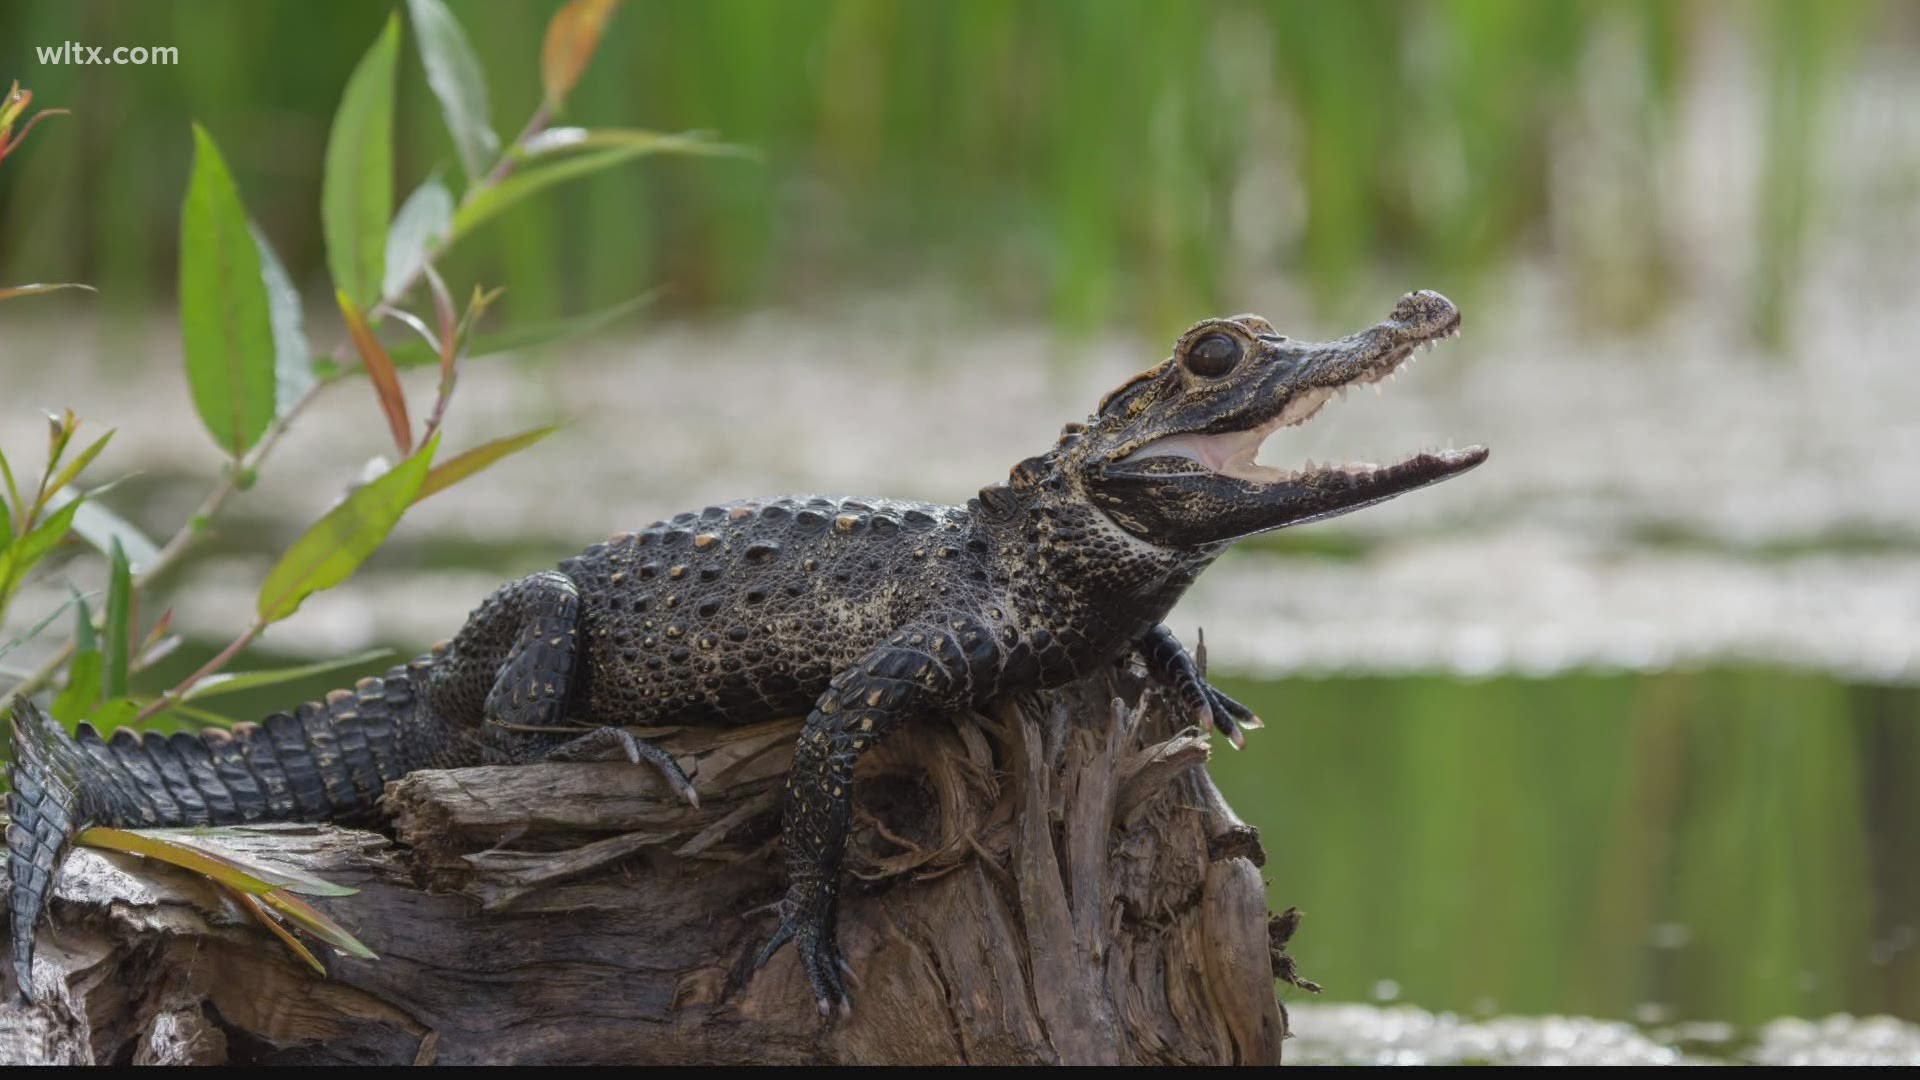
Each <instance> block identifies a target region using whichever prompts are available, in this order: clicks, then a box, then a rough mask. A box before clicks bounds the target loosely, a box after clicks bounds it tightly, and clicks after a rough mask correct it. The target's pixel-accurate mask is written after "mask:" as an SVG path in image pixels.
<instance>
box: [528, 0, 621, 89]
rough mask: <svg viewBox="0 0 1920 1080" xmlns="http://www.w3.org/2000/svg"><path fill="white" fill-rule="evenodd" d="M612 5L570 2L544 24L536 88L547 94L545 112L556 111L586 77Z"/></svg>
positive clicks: (600, 0)
mask: <svg viewBox="0 0 1920 1080" xmlns="http://www.w3.org/2000/svg"><path fill="white" fill-rule="evenodd" d="M615 2H616V0H573V2H572V3H570V4H568V5H567V6H566V7H563V8H561V9H560V10H559V11H558V12H556V13H554V16H553V21H552V22H550V23H548V24H547V40H546V43H545V44H544V45H542V46H541V48H540V85H541V86H543V87H545V88H546V91H547V108H549V109H553V110H555V111H558V110H559V108H560V106H561V105H562V104H563V103H564V102H565V101H566V100H567V95H568V94H570V93H572V92H573V88H574V86H575V85H576V84H578V83H579V82H580V76H581V75H584V74H586V70H587V65H588V64H589V63H591V62H592V61H593V52H594V50H595V49H598V48H599V47H600V35H601V34H603V33H605V32H606V29H607V19H608V18H609V17H610V16H612V14H613V5H614V3H615Z"/></svg>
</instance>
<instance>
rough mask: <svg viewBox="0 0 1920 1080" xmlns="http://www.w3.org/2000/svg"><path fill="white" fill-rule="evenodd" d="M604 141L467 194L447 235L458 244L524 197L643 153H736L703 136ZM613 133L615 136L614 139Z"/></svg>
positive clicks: (631, 134)
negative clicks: (599, 145)
mask: <svg viewBox="0 0 1920 1080" xmlns="http://www.w3.org/2000/svg"><path fill="white" fill-rule="evenodd" d="M602 134H604V135H606V136H608V138H609V139H610V141H609V142H608V143H607V144H606V146H605V148H604V149H599V150H595V151H592V152H589V153H583V154H574V155H555V156H554V157H551V158H549V157H545V156H542V157H536V158H533V159H531V161H532V163H533V164H531V165H530V166H529V167H528V168H527V169H526V170H525V171H523V172H518V173H515V174H513V175H512V176H509V177H507V178H506V179H505V180H502V181H501V182H500V183H498V184H496V185H494V186H493V187H490V188H485V189H483V190H480V191H476V192H474V193H472V195H471V196H469V197H468V199H467V201H466V202H464V203H462V204H461V205H460V209H459V210H458V211H456V212H455V213H454V215H453V237H454V240H456V241H458V240H460V239H461V238H463V237H465V236H467V235H468V234H469V233H471V232H473V230H474V229H475V228H478V227H479V226H480V225H481V224H482V223H483V222H485V221H487V220H489V219H491V218H493V217H494V216H496V215H498V214H500V213H501V212H502V211H504V210H506V209H507V208H508V207H511V206H512V205H514V204H515V203H517V202H519V201H521V200H522V199H525V198H526V197H528V196H529V195H533V194H535V193H537V192H540V191H544V190H546V189H547V188H550V187H552V186H553V185H555V184H558V183H561V182H562V181H566V180H572V179H574V178H576V177H581V176H588V175H591V174H593V173H596V172H599V171H600V170H602V169H608V168H612V167H613V166H615V165H619V164H621V163H622V162H626V161H632V160H633V159H634V158H637V157H642V156H645V155H647V154H726V155H733V154H738V153H739V151H738V150H737V149H736V148H735V147H732V146H728V145H726V144H725V143H717V142H714V141H713V140H711V139H709V138H707V137H706V136H704V135H697V134H693V135H669V134H664V133H661V132H656V131H627V132H623V133H613V132H606V133H602ZM616 135H617V137H615V136H616Z"/></svg>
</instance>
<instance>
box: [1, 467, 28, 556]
mask: <svg viewBox="0 0 1920 1080" xmlns="http://www.w3.org/2000/svg"><path fill="white" fill-rule="evenodd" d="M0 477H4V478H5V479H6V481H7V508H8V509H11V510H19V509H23V507H21V505H20V485H18V484H16V483H14V482H13V466H12V465H9V464H7V455H6V454H5V453H4V452H0ZM7 536H8V537H9V538H11V537H12V536H13V522H12V520H11V519H9V520H8V522H7Z"/></svg>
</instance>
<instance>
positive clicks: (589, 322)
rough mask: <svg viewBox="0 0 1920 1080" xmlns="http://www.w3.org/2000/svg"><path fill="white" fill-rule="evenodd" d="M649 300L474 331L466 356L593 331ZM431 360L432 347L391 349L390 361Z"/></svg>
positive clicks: (491, 353) (421, 362) (413, 362)
mask: <svg viewBox="0 0 1920 1080" xmlns="http://www.w3.org/2000/svg"><path fill="white" fill-rule="evenodd" d="M652 302H653V294H651V293H649V294H647V295H646V296H636V297H634V298H633V299H631V300H624V301H621V302H620V303H618V304H615V305H613V306H612V307H608V308H602V309H600V310H599V311H589V312H586V313H585V314H581V315H570V316H567V317H566V318H561V319H547V320H543V321H541V322H534V323H528V324H527V325H525V326H519V327H513V328H511V329H507V330H502V331H500V332H499V333H496V334H476V335H475V336H474V337H473V339H472V341H471V342H470V343H469V344H468V347H467V355H468V359H474V358H477V357H486V356H498V355H500V354H502V353H510V352H518V351H521V350H524V349H531V348H534V347H535V346H539V345H550V344H552V343H554V342H557V341H566V340H569V339H572V338H578V337H584V336H586V335H588V334H593V333H597V332H599V331H600V330H603V329H605V328H607V327H609V326H612V325H613V324H614V323H616V322H619V321H620V320H621V319H624V318H627V317H628V316H630V315H633V314H634V313H636V312H638V311H639V310H640V309H641V308H643V307H645V306H646V305H648V304H650V303H652ZM435 360H436V357H435V356H434V355H433V352H432V350H430V349H424V348H421V347H419V346H416V345H414V344H413V343H411V342H409V343H407V344H406V345H403V346H401V347H399V348H397V349H395V350H393V362H394V364H395V365H396V366H399V367H418V366H421V365H424V364H431V363H434V362H435Z"/></svg>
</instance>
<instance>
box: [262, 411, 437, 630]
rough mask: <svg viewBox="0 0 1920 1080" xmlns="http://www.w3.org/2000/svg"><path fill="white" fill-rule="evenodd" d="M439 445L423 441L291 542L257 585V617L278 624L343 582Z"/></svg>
mask: <svg viewBox="0 0 1920 1080" xmlns="http://www.w3.org/2000/svg"><path fill="white" fill-rule="evenodd" d="M439 445H440V437H439V436H438V435H435V436H434V437H433V438H431V439H429V440H427V444H426V445H425V446H422V447H421V448H420V450H419V452H418V453H416V454H414V455H413V456H412V457H409V458H407V459H406V460H404V461H402V462H400V464H398V465H395V466H394V467H393V468H392V469H390V470H388V471H387V473H386V474H385V475H383V476H381V477H379V478H378V479H375V480H373V481H371V482H369V483H367V484H366V485H364V486H362V487H361V488H360V489H359V490H357V491H355V492H354V493H353V494H351V495H348V496H347V497H346V499H345V500H344V501H342V502H341V503H340V505H339V506H336V507H334V508H333V509H332V510H331V511H329V512H328V513H327V516H325V517H323V518H321V519H320V520H319V521H318V522H316V523H314V525H313V527H312V528H310V529H308V530H307V531H306V533H305V535H303V536H301V537H300V539H298V540H296V541H294V543H293V546H292V547H291V548H289V549H288V550H287V553H286V554H285V555H283V556H281V557H280V561H279V563H278V564H276V565H275V566H274V568H273V570H272V571H270V572H269V573H268V574H267V580H266V581H265V582H264V583H263V584H262V585H261V586H260V599H259V606H258V610H259V612H260V617H261V618H262V619H264V620H265V621H267V622H270V623H271V622H279V621H280V620H281V619H284V618H286V617H287V616H289V615H292V614H293V613H294V612H295V611H298V610H299V609H300V604H301V601H303V600H305V599H306V598H307V597H308V596H311V595H312V594H314V593H316V592H319V591H320V590H322V589H329V588H332V587H333V586H335V585H338V584H339V583H341V582H342V581H345V580H346V579H347V578H348V576H349V575H351V574H352V573H353V572H354V570H355V569H357V568H358V567H359V565H360V564H361V563H362V562H364V561H365V560H366V558H367V556H368V555H371V554H373V551H374V549H375V548H377V547H379V546H380V542H381V541H383V540H385V539H386V537H387V534H388V533H389V532H392V531H393V527H394V525H395V524H397V523H398V522H399V521H400V516H401V515H402V514H404V513H406V510H407V507H408V506H409V505H410V504H411V503H412V502H413V497H414V496H415V495H417V494H418V493H419V491H420V484H421V482H422V481H424V480H425V479H426V476H427V470H428V469H429V468H431V467H432V464H433V452H434V451H435V450H436V449H438V448H439Z"/></svg>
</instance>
